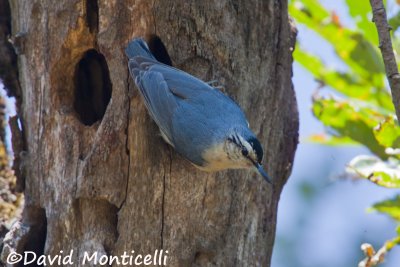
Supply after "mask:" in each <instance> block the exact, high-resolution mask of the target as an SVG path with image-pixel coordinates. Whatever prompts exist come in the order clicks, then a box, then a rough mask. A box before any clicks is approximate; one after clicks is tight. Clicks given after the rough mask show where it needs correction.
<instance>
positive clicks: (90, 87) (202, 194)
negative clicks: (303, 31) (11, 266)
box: [2, 0, 298, 266]
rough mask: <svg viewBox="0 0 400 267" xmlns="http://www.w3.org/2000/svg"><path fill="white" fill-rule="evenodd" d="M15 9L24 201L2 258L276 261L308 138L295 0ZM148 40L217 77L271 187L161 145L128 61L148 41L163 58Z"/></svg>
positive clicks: (23, 5) (90, 1)
mask: <svg viewBox="0 0 400 267" xmlns="http://www.w3.org/2000/svg"><path fill="white" fill-rule="evenodd" d="M10 3H11V15H12V29H13V36H17V37H18V42H15V43H16V44H15V46H17V47H16V48H17V50H18V51H19V56H18V73H19V83H20V85H21V92H22V93H21V94H22V96H21V101H20V105H19V107H18V108H19V109H18V115H19V118H20V119H21V122H22V125H23V135H22V136H23V143H24V144H25V145H24V146H23V147H25V148H24V151H23V152H22V153H20V152H21V151H17V153H18V155H24V156H23V157H22V158H21V164H20V169H21V170H22V171H21V173H20V175H19V176H20V177H19V179H22V180H24V181H25V182H24V185H25V186H24V192H25V198H26V203H25V208H24V215H23V219H22V221H21V223H20V224H19V225H17V226H16V227H15V229H13V230H12V231H11V232H10V233H9V234H8V237H7V238H6V240H7V241H6V242H5V247H4V249H3V255H2V259H3V260H4V259H5V258H6V257H7V255H8V254H9V253H10V251H13V249H16V250H17V251H20V252H21V251H24V250H33V251H37V252H38V253H44V254H46V255H47V254H53V255H55V254H60V250H62V251H64V252H69V251H70V250H73V251H74V252H73V261H74V263H75V264H74V266H78V265H81V261H80V259H82V257H83V255H84V252H85V251H87V252H98V255H103V254H104V255H120V254H122V253H123V252H124V251H126V252H127V253H128V254H130V253H131V251H132V250H134V251H135V252H134V255H137V254H139V253H143V254H148V253H150V254H152V253H154V251H155V250H156V249H163V250H164V251H165V253H166V250H168V253H167V255H168V258H167V265H169V266H269V262H270V258H271V253H272V246H273V241H274V237H275V226H276V214H277V204H278V199H279V195H280V192H281V189H282V187H283V185H284V183H285V181H286V179H287V177H288V175H289V174H290V170H291V164H292V162H293V157H294V152H295V148H296V145H297V136H298V134H297V132H298V114H297V107H296V100H295V96H294V91H293V88H292V83H291V75H292V71H291V63H292V57H291V51H292V49H293V45H294V37H295V36H294V35H295V34H294V31H293V30H292V28H291V26H290V23H289V19H288V14H287V3H286V1H275V0H269V1H264V0H252V1H236V0H223V1H186V0H176V1H173V0H164V1H149V0H135V1H134V0H130V1H100V0H99V1H95V0H83V1H82V0H80V1H77V0H75V1H71V0H60V1H39V0H32V1H30V0H29V1H28V0H25V1H23V0H20V1H18V0H11V2H10ZM149 34H156V35H157V36H159V37H160V38H161V40H162V42H163V44H164V45H165V47H166V48H167V50H168V52H169V54H170V57H171V59H172V61H173V64H174V65H175V66H177V67H178V68H181V69H183V70H185V71H188V72H190V73H192V74H193V75H195V76H197V77H199V78H201V79H203V80H218V81H219V82H220V83H221V84H222V85H223V86H224V87H225V91H226V93H227V94H229V95H230V96H232V97H233V98H234V99H235V100H236V101H237V102H238V103H239V104H240V105H241V107H242V108H243V109H244V111H245V113H246V114H247V117H248V119H249V122H250V126H251V128H252V129H253V130H254V131H255V133H256V134H257V135H258V136H259V138H260V140H261V141H262V143H263V145H264V148H265V159H264V165H265V167H266V169H267V171H268V172H269V173H270V175H271V176H272V177H273V179H274V186H273V187H271V186H269V185H268V184H266V183H265V182H264V181H263V179H262V178H261V177H259V176H257V175H256V174H254V173H249V172H247V171H226V172H219V173H215V174H209V173H204V172H201V171H198V170H197V169H195V168H194V167H193V166H192V165H191V164H189V163H188V162H187V161H185V160H184V159H182V158H181V157H180V156H179V155H177V154H176V153H175V152H174V151H173V150H172V149H171V148H170V147H169V146H168V145H166V144H165V143H164V142H163V141H162V139H161V138H160V136H159V132H158V129H157V126H156V125H155V124H154V122H153V121H152V120H151V119H150V117H149V116H148V114H147V112H146V109H145V107H144V104H143V101H142V99H141V97H140V96H139V95H138V93H137V91H136V88H135V87H134V85H133V82H132V81H131V78H130V77H129V73H128V69H127V59H126V57H125V55H124V48H125V46H126V44H127V43H128V41H129V40H130V39H132V38H133V37H137V36H144V35H146V36H147V37H148V40H149V41H151V46H152V48H153V50H154V51H155V52H160V51H161V48H162V47H161V45H160V43H159V42H157V39H155V38H154V36H150V35H149ZM110 96H111V98H110ZM15 131H16V130H15V129H14V132H15ZM14 134H15V136H17V133H14ZM165 253H164V254H165Z"/></svg>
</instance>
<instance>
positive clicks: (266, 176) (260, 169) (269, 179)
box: [255, 163, 272, 184]
mask: <svg viewBox="0 0 400 267" xmlns="http://www.w3.org/2000/svg"><path fill="white" fill-rule="evenodd" d="M255 167H256V168H257V171H258V172H259V173H260V174H261V176H262V177H264V179H265V181H267V182H268V183H269V184H272V182H271V178H269V176H268V174H267V173H266V172H265V171H264V168H263V166H262V165H261V164H260V163H256V164H255Z"/></svg>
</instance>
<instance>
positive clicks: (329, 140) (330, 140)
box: [305, 133, 360, 146]
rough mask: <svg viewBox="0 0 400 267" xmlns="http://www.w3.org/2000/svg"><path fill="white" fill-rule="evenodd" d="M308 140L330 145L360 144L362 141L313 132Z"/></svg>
mask: <svg viewBox="0 0 400 267" xmlns="http://www.w3.org/2000/svg"><path fill="white" fill-rule="evenodd" d="M305 141H306V142H307V141H308V142H313V143H317V144H322V145H328V146H343V145H345V146H354V145H360V143H357V142H355V141H354V140H352V139H351V138H349V137H346V136H332V135H327V134H324V133H322V134H313V135H310V136H309V137H308V138H307V139H306V140H305Z"/></svg>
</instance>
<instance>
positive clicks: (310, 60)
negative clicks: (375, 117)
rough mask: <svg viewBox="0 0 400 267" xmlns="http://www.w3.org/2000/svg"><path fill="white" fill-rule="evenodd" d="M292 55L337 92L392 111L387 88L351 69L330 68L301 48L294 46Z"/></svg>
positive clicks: (382, 77) (382, 76)
mask: <svg viewBox="0 0 400 267" xmlns="http://www.w3.org/2000/svg"><path fill="white" fill-rule="evenodd" d="M293 56H294V59H295V60H296V61H297V62H299V63H300V64H301V65H302V66H303V67H304V68H305V69H307V70H308V71H309V72H310V73H311V74H312V75H313V76H314V77H315V78H316V79H317V80H319V81H322V82H323V83H324V84H326V85H329V86H330V87H332V89H334V90H336V91H338V92H339V93H341V94H343V95H346V96H348V97H353V98H357V99H359V100H361V101H365V102H368V103H369V104H371V105H375V106H378V107H381V108H383V109H386V111H385V112H387V113H394V107H393V103H392V100H391V96H390V94H389V92H388V91H387V90H382V89H378V88H376V87H374V86H373V85H372V84H371V82H370V81H367V80H365V79H363V78H361V77H360V76H358V75H357V74H355V73H352V72H351V71H349V72H348V73H341V72H338V71H335V70H331V69H329V68H328V67H327V66H326V65H325V64H324V63H323V62H322V60H321V59H320V58H319V57H317V56H314V55H311V54H310V53H307V52H306V51H304V50H303V49H301V48H296V49H295V51H294V54H293ZM383 79H384V75H381V80H383Z"/></svg>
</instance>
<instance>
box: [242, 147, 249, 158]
mask: <svg viewBox="0 0 400 267" xmlns="http://www.w3.org/2000/svg"><path fill="white" fill-rule="evenodd" d="M242 155H243V156H245V157H247V156H248V155H249V151H247V149H246V148H243V149H242Z"/></svg>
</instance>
